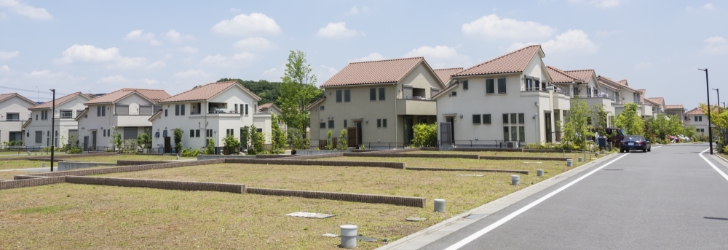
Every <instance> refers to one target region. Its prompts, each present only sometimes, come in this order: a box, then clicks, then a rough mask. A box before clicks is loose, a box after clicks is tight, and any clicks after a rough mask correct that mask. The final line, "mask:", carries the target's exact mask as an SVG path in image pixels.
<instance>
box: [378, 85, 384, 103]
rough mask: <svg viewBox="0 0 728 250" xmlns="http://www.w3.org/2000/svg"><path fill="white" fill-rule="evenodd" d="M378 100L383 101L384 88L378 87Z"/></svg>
mask: <svg viewBox="0 0 728 250" xmlns="http://www.w3.org/2000/svg"><path fill="white" fill-rule="evenodd" d="M379 100H380V101H384V88H379Z"/></svg>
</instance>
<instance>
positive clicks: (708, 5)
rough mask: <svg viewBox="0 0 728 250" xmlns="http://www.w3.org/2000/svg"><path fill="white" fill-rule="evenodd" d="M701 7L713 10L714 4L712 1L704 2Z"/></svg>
mask: <svg viewBox="0 0 728 250" xmlns="http://www.w3.org/2000/svg"><path fill="white" fill-rule="evenodd" d="M703 9H706V10H714V9H715V6H713V4H712V3H706V4H705V5H703Z"/></svg>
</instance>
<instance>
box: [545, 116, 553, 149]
mask: <svg viewBox="0 0 728 250" xmlns="http://www.w3.org/2000/svg"><path fill="white" fill-rule="evenodd" d="M545 114H546V115H545V117H546V119H545V121H544V122H545V123H546V142H548V143H552V142H553V140H552V139H551V138H552V135H553V134H552V132H551V131H553V130H552V129H551V112H546V113H545Z"/></svg>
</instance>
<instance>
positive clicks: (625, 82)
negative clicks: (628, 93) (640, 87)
mask: <svg viewBox="0 0 728 250" xmlns="http://www.w3.org/2000/svg"><path fill="white" fill-rule="evenodd" d="M619 84H621V85H624V86H629V83H627V79H622V80H619Z"/></svg>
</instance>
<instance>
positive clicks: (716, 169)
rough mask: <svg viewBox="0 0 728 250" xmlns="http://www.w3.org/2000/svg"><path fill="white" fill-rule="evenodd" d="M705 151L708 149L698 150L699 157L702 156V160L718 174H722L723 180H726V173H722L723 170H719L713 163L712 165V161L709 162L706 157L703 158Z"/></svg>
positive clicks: (727, 176)
mask: <svg viewBox="0 0 728 250" xmlns="http://www.w3.org/2000/svg"><path fill="white" fill-rule="evenodd" d="M705 151H708V149H705V150H703V152H700V153H699V154H698V155H700V157H701V158H703V160H704V161H705V162H707V163H708V165H710V166H711V167H713V169H715V171H718V173H719V174H720V175H722V176H723V178H725V180H726V181H728V175H726V174H725V173H723V171H720V169H719V168H718V167H716V166H715V165H713V163H712V162H710V161H709V160H708V158H705V156H703V154H704V153H705Z"/></svg>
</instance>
